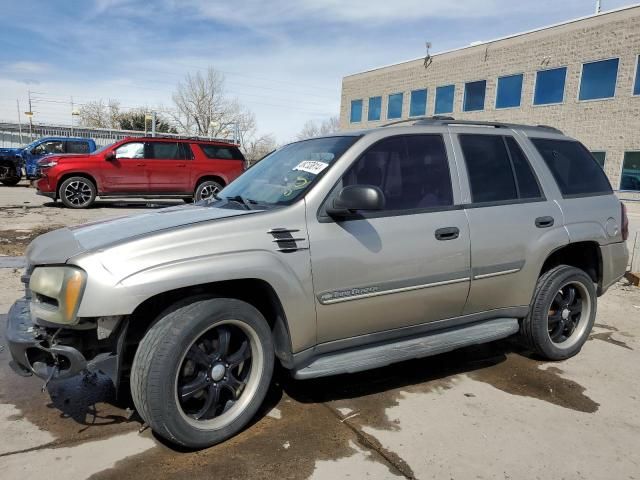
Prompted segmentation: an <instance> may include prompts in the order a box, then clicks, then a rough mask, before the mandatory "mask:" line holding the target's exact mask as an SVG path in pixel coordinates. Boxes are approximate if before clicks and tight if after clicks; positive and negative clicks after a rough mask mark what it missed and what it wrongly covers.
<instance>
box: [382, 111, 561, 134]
mask: <svg viewBox="0 0 640 480" xmlns="http://www.w3.org/2000/svg"><path fill="white" fill-rule="evenodd" d="M403 123H411V124H412V125H446V126H455V125H463V126H464V125H468V126H472V127H473V126H477V127H493V128H509V129H511V128H513V129H527V130H546V131H550V132H554V133H560V134H562V131H560V130H558V129H557V128H555V127H551V126H549V125H520V124H517V123H503V122H489V121H478V120H456V119H455V118H453V117H447V116H440V115H435V116H433V117H418V118H409V119H407V120H398V121H397V122H391V123H387V124H385V125H382V126H383V127H389V126H392V125H399V124H403Z"/></svg>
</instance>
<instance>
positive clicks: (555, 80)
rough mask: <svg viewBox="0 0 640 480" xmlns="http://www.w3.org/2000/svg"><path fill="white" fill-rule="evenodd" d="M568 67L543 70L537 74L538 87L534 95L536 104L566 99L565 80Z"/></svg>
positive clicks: (558, 101) (559, 101) (560, 101)
mask: <svg viewBox="0 0 640 480" xmlns="http://www.w3.org/2000/svg"><path fill="white" fill-rule="evenodd" d="M566 77H567V68H566V67H562V68H554V69H552V70H543V71H540V72H538V73H537V74H536V89H535V92H534V96H533V103H534V105H547V104H550V103H562V102H563V100H564V82H565V79H566Z"/></svg>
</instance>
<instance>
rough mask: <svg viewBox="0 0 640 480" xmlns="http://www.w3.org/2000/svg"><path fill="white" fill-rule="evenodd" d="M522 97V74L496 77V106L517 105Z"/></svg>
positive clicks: (507, 106)
mask: <svg viewBox="0 0 640 480" xmlns="http://www.w3.org/2000/svg"><path fill="white" fill-rule="evenodd" d="M521 97H522V74H520V75H509V76H507V77H500V78H499V79H498V92H497V93H496V108H511V107H519V106H520V99H521Z"/></svg>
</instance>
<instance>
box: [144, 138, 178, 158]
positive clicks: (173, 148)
mask: <svg viewBox="0 0 640 480" xmlns="http://www.w3.org/2000/svg"><path fill="white" fill-rule="evenodd" d="M147 158H154V159H158V160H159V159H163V160H183V159H184V157H183V152H182V149H181V148H180V146H179V144H178V143H177V142H150V143H149V151H148V153H147Z"/></svg>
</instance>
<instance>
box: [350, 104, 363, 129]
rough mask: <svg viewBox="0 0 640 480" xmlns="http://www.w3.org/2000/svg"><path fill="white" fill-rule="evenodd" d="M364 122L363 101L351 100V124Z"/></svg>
mask: <svg viewBox="0 0 640 480" xmlns="http://www.w3.org/2000/svg"><path fill="white" fill-rule="evenodd" d="M361 121H362V100H351V123H357V122H361Z"/></svg>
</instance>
